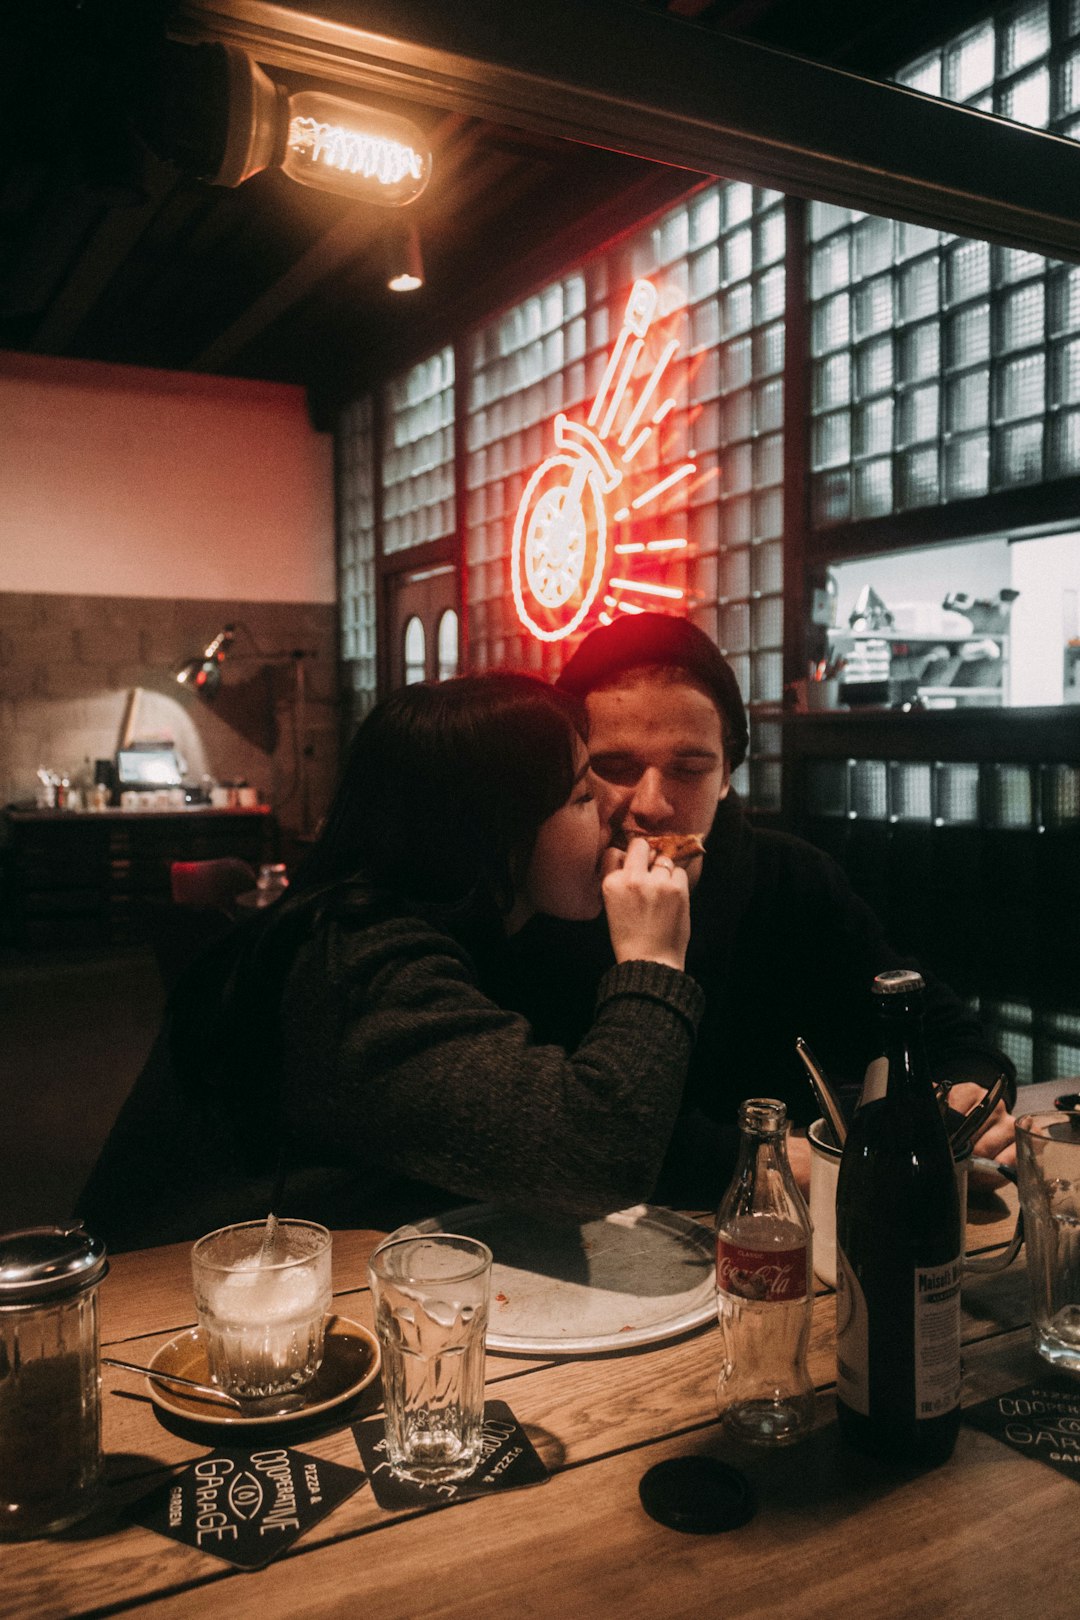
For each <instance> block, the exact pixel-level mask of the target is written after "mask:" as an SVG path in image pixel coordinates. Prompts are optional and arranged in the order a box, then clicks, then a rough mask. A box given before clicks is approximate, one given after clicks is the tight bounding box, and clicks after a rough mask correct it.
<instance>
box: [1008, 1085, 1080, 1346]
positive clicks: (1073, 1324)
mask: <svg viewBox="0 0 1080 1620" xmlns="http://www.w3.org/2000/svg"><path fill="white" fill-rule="evenodd" d="M1016 1170H1017V1181H1018V1184H1019V1187H1020V1203H1021V1207H1022V1208H1023V1212H1024V1235H1025V1240H1026V1242H1027V1263H1028V1285H1029V1287H1030V1290H1031V1326H1032V1332H1033V1333H1034V1336H1035V1348H1036V1350H1038V1352H1039V1354H1040V1356H1042V1357H1043V1359H1044V1360H1045V1361H1049V1362H1050V1363H1051V1364H1052V1365H1053V1366H1055V1367H1067V1368H1069V1369H1071V1370H1072V1371H1073V1372H1080V1125H1078V1124H1076V1123H1074V1122H1073V1120H1072V1119H1071V1118H1070V1117H1065V1118H1063V1117H1062V1115H1061V1114H1025V1115H1023V1117H1022V1118H1021V1119H1018V1120H1017V1122H1016Z"/></svg>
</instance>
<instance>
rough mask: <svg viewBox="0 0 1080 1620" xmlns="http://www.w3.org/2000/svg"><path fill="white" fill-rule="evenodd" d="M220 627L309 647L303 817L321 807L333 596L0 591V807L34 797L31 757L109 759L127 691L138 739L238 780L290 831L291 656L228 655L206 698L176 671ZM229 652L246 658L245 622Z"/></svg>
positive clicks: (333, 664)
mask: <svg viewBox="0 0 1080 1620" xmlns="http://www.w3.org/2000/svg"><path fill="white" fill-rule="evenodd" d="M226 623H237V624H240V625H246V626H247V627H248V628H249V629H250V631H251V632H252V635H253V636H254V639H255V641H256V642H257V643H258V645H259V647H261V648H262V649H263V650H266V651H279V650H292V649H294V648H297V647H303V648H307V649H311V650H312V651H313V652H314V653H315V656H314V657H313V658H311V659H307V660H305V664H304V668H305V677H306V685H307V703H306V728H305V729H306V742H307V755H308V758H307V764H308V781H309V796H310V804H311V813H312V818H313V820H314V819H317V817H318V816H319V815H321V814H322V812H323V811H324V810H325V807H326V804H327V801H328V798H329V794H330V791H331V788H332V784H333V781H334V778H335V775H336V771H337V765H338V743H339V718H338V716H339V709H338V698H337V650H336V634H337V632H336V614H335V609H334V606H333V604H330V603H289V602H237V601H235V600H234V601H228V602H213V601H174V600H164V599H160V598H153V597H130V596H74V595H72V596H64V595H57V594H53V593H52V592H49V593H30V592H26V593H23V592H0V803H3V804H7V803H12V802H17V801H19V800H27V799H30V800H32V799H33V795H34V788H35V781H36V778H35V772H36V769H37V767H38V766H39V765H43V766H47V767H49V768H50V769H53V770H56V771H62V772H69V773H71V772H76V771H78V770H80V769H81V767H82V764H83V761H84V759H86V758H89V759H90V760H91V761H93V760H95V759H104V758H108V757H111V756H112V755H113V754H115V752H116V749H117V746H118V744H119V741H120V734H121V730H122V727H123V725H124V721H125V716H126V713H127V709H128V704H129V701H130V696H131V693H132V692H133V691H134V690H136V689H138V691H139V693H140V696H139V699H138V711H137V719H136V726H135V731H134V736H135V738H140V737H142V738H157V737H163V736H164V737H169V738H171V739H172V741H173V742H174V743H175V744H176V746H177V748H178V749H179V751H180V753H181V754H182V755H183V756H184V757H185V758H186V760H187V764H188V773H189V776H191V777H192V778H193V779H194V780H196V781H198V780H199V778H200V777H201V776H203V775H204V774H209V775H211V776H213V777H214V778H216V779H217V780H235V779H240V778H243V779H245V780H246V781H247V782H249V783H251V784H252V785H254V786H255V787H257V788H258V789H259V791H260V793H261V794H262V795H263V796H264V798H265V800H266V801H267V802H268V803H270V804H271V805H272V806H273V808H274V810H275V811H276V813H277V814H278V816H279V819H280V821H281V824H282V826H283V828H284V829H285V830H286V832H288V831H289V830H295V829H296V828H297V827H298V825H299V819H300V804H299V796H298V793H297V790H296V752H295V743H294V736H293V726H292V717H293V715H294V714H295V704H294V702H293V698H294V695H295V690H296V686H295V669H294V667H293V665H292V664H289V665H285V666H265V665H263V664H261V663H260V662H259V661H258V660H257V659H255V658H249V657H247V656H245V657H243V658H237V659H235V660H231V661H230V662H228V663H226V665H225V666H224V669H223V676H222V685H221V690H220V692H219V694H218V696H217V697H216V699H214V700H213V701H209V700H204V699H202V698H200V697H199V696H197V695H196V694H195V693H193V692H190V691H188V690H187V689H186V688H185V687H182V686H180V685H178V684H177V682H176V680H175V671H176V669H177V668H178V667H179V665H180V664H182V663H183V662H184V660H185V659H188V658H191V657H193V656H194V655H196V654H197V653H199V652H201V651H202V649H203V648H204V647H205V646H206V644H207V642H208V641H209V640H210V639H211V637H212V636H214V635H215V634H216V633H217V631H218V630H220V629H221V627H222V626H223V625H224V624H226ZM235 645H236V651H237V653H242V654H245V655H247V654H251V653H252V652H253V651H254V647H253V643H252V640H251V638H250V637H249V636H248V635H246V634H245V633H244V632H243V631H242V630H241V631H240V632H239V633H238V635H237V640H236V644H235Z"/></svg>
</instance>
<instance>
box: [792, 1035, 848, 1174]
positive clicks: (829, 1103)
mask: <svg viewBox="0 0 1080 1620" xmlns="http://www.w3.org/2000/svg"><path fill="white" fill-rule="evenodd" d="M795 1050H796V1052H798V1054H799V1056H800V1058H801V1059H802V1062H803V1067H804V1068H805V1070H806V1072H807V1074H808V1075H809V1076H810V1085H811V1088H812V1090H813V1093H814V1096H815V1097H816V1098H817V1105H818V1107H819V1108H820V1109H821V1112H822V1114H823V1115H824V1117H825V1119H826V1120H827V1122H828V1125H829V1129H830V1130H831V1131H832V1134H833V1139H834V1141H835V1142H836V1145H837V1147H843V1145H844V1143H845V1141H846V1140H847V1120H846V1119H845V1118H844V1111H843V1109H842V1108H841V1107H840V1099H839V1098H838V1097H837V1095H836V1093H835V1091H834V1090H833V1088H832V1086H831V1085H830V1084H829V1082H828V1080H826V1078H825V1073H824V1071H823V1069H822V1068H821V1066H820V1064H819V1063H818V1062H817V1060H816V1059H815V1057H814V1054H813V1053H812V1052H811V1050H810V1048H809V1047H808V1046H807V1044H806V1042H805V1041H804V1040H803V1038H802V1036H801V1035H800V1036H798V1038H797V1039H796V1041H795Z"/></svg>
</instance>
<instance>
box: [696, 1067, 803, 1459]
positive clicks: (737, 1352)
mask: <svg viewBox="0 0 1080 1620" xmlns="http://www.w3.org/2000/svg"><path fill="white" fill-rule="evenodd" d="M739 1127H740V1130H741V1133H742V1137H741V1141H740V1144H739V1159H738V1163H737V1164H736V1167H735V1174H734V1177H733V1178H732V1182H731V1185H730V1186H729V1188H728V1190H727V1192H726V1193H725V1194H724V1197H723V1200H722V1202H721V1204H720V1209H719V1211H718V1213H717V1217H716V1289H717V1310H718V1313H719V1317H720V1331H721V1335H722V1340H723V1352H724V1354H723V1362H722V1364H721V1368H720V1379H719V1383H718V1385H717V1404H718V1406H719V1408H720V1412H721V1416H722V1417H723V1419H724V1423H725V1426H726V1427H727V1429H728V1431H729V1432H730V1433H731V1434H733V1435H736V1436H738V1437H739V1438H741V1439H743V1440H749V1441H751V1442H753V1443H754V1444H758V1445H784V1444H787V1443H788V1442H790V1441H792V1440H798V1439H801V1438H802V1436H803V1435H804V1434H806V1433H807V1431H808V1430H809V1429H810V1428H811V1426H812V1424H813V1420H814V1386H813V1384H812V1383H811V1381H810V1374H809V1372H808V1371H807V1366H806V1350H807V1345H808V1343H809V1339H810V1318H811V1313H812V1311H813V1289H812V1284H811V1276H812V1249H811V1227H810V1216H809V1214H808V1213H807V1208H806V1204H805V1202H804V1201H803V1197H802V1194H801V1193H800V1192H799V1189H798V1187H797V1186H796V1185H795V1178H794V1177H793V1175H792V1173H791V1166H790V1165H789V1163H788V1157H787V1148H786V1145H785V1137H786V1134H787V1128H788V1126H787V1110H786V1109H785V1107H784V1105H783V1103H782V1102H776V1101H774V1100H773V1099H772V1098H769V1097H752V1098H750V1099H748V1100H747V1101H746V1102H744V1103H743V1104H742V1107H741V1108H740V1110H739Z"/></svg>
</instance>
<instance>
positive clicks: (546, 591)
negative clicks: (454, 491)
mask: <svg viewBox="0 0 1080 1620" xmlns="http://www.w3.org/2000/svg"><path fill="white" fill-rule="evenodd" d="M656 306H657V291H656V288H655V287H654V286H653V284H652V282H650V281H636V282H635V283H634V286H633V289H632V290H631V293H630V298H629V300H628V302H627V305H626V312H625V314H624V316H623V322H622V326H621V328H620V330H619V334H618V336H617V338H616V339H615V343H614V345H613V347H612V350H611V354H610V355H609V356H608V361H607V365H606V367H605V369H604V374H603V376H602V377H601V379H600V386H599V387H598V389H597V391H596V397H595V399H594V400H593V402H592V406H591V408H590V410H589V415H588V418H587V419H586V421H585V422H584V423H581V422H575V421H573V420H571V419H570V418H569V417H568V416H567V415H566V414H565V412H562V411H560V412H559V414H558V415H557V416H556V418H555V428H554V438H555V451H554V453H553V454H552V455H550V456H548V457H546V459H545V460H544V461H542V462H541V463H540V465H539V466H538V467H537V469H536V471H535V472H534V473H533V475H532V477H531V478H530V479H529V481H528V483H527V484H526V485H525V489H524V491H523V493H522V496H521V500H520V502H519V504H518V509H517V515H516V517H515V520H514V534H513V541H512V544H511V551H510V584H511V589H512V590H513V594H514V606H515V608H516V609H517V615H518V618H519V619H520V620H521V622H522V624H524V625H525V627H526V628H527V629H528V630H529V631H531V633H532V634H533V635H534V636H536V637H537V638H538V639H539V640H541V641H561V640H562V638H563V637H564V636H569V635H572V634H573V632H574V631H575V630H577V629H578V628H579V626H580V625H581V624H582V623H583V622H584V620H585V618H586V615H587V614H588V613H589V612H590V610H591V609H592V608H593V605H594V603H595V602H596V600H597V598H598V597H599V596H600V593H601V591H603V592H604V595H603V597H602V604H603V611H601V612H600V613H599V615H598V617H599V619H600V620H601V622H603V623H608V624H610V622H611V613H612V612H623V613H641V612H644V611H645V608H646V607H649V606H652V607H656V606H659V605H660V603H661V601H678V600H681V599H682V598H683V597H684V595H685V592H684V591H683V590H682V589H681V588H679V587H678V586H674V585H664V584H657V583H654V582H653V581H652V580H646V579H640V580H635V579H634V578H632V577H631V575H630V567H631V566H632V565H626V567H625V570H624V572H623V573H621V574H620V575H618V576H617V577H615V576H613V577H607V576H608V568H609V562H610V559H609V547H608V533H609V528H610V526H611V523H614V524H626V523H627V522H629V520H630V519H631V518H632V517H633V516H635V515H637V514H639V513H646V514H647V511H648V508H649V507H650V506H651V505H652V503H653V502H654V501H656V500H658V499H659V498H660V496H661V495H664V494H666V493H667V491H668V490H670V489H673V488H674V487H675V486H676V485H678V484H680V483H682V482H683V481H684V480H685V479H687V478H689V477H690V476H691V475H692V474H693V473H694V472H696V470H697V468H696V464H695V463H694V462H692V461H684V462H682V463H681V464H680V465H679V466H677V467H675V468H674V469H673V470H672V471H671V472H669V473H667V474H665V475H664V476H663V477H660V478H658V479H657V480H655V481H654V482H652V483H650V484H649V485H648V486H647V487H646V488H644V489H641V490H640V491H639V492H638V493H637V494H635V495H634V496H633V497H632V498H631V499H629V500H624V501H623V502H622V503H621V504H619V505H618V506H617V508H616V510H615V511H614V512H613V513H612V515H611V518H610V520H609V516H608V507H607V502H608V497H610V496H613V495H614V494H615V492H616V491H617V490H621V489H622V487H623V486H624V484H625V482H626V481H627V480H628V478H629V475H630V473H631V471H632V463H633V461H634V458H635V457H636V456H637V455H638V453H639V452H640V451H641V450H642V449H643V448H644V446H645V445H646V444H647V443H648V441H649V440H650V438H651V437H652V435H653V433H654V432H655V431H656V429H657V427H659V425H660V424H661V423H662V422H663V421H664V420H665V419H666V417H667V416H668V415H670V413H671V411H672V410H673V409H674V407H675V399H674V397H673V396H671V395H668V396H666V397H664V398H663V399H662V400H661V401H660V403H659V404H658V405H657V406H656V408H655V409H653V404H654V401H655V400H656V398H657V395H658V393H659V392H660V383H661V381H662V380H663V377H664V374H665V372H666V371H667V368H668V366H669V365H670V363H671V361H672V359H673V357H674V355H675V354H676V352H677V350H678V348H679V344H678V340H677V339H672V340H671V341H670V342H669V343H667V344H666V346H665V347H664V349H663V351H662V352H661V354H660V356H659V358H658V359H657V361H656V363H655V364H654V365H653V367H652V369H651V370H650V371H649V373H648V375H647V376H646V377H645V379H644V382H643V384H642V387H641V389H640V391H639V392H638V394H637V398H636V400H635V401H634V402H633V403H632V404H631V406H630V409H629V411H628V412H627V414H626V415H625V418H624V419H623V420H622V421H621V422H620V412H621V411H622V409H623V407H624V405H626V404H628V403H629V402H630V389H631V385H632V383H633V381H634V378H635V373H636V371H637V367H638V363H639V361H640V359H641V356H642V354H643V352H644V349H645V343H646V337H647V334H648V331H649V328H650V326H651V325H652V322H653V319H654V317H655V315H656ZM686 544H687V542H686V539H685V538H684V537H682V536H674V535H673V536H669V537H665V538H662V539H658V540H647V541H646V540H640V541H638V540H624V541H621V542H619V543H616V544H614V545H613V546H612V547H611V552H612V555H613V556H618V557H630V556H634V555H637V554H642V555H643V556H644V558H645V560H646V561H650V560H651V561H655V560H656V559H657V555H658V554H664V553H675V552H679V551H684V550H685V549H686ZM636 598H641V599H642V600H636Z"/></svg>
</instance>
